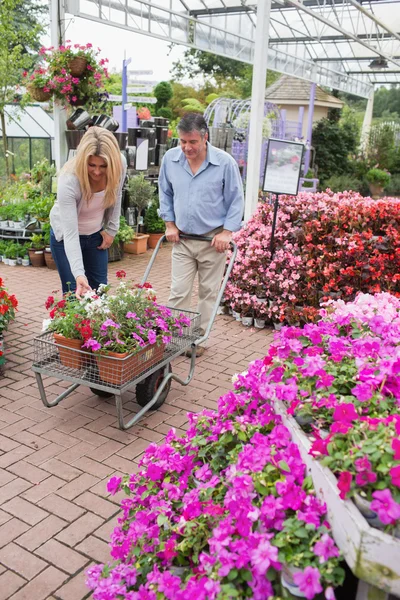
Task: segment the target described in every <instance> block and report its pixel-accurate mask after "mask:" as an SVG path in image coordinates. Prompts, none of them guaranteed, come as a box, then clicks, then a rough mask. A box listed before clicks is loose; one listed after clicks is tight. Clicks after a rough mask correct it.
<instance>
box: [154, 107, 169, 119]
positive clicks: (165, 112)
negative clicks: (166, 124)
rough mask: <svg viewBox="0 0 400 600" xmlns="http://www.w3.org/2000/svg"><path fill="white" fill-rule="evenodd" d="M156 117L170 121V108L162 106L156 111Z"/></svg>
mask: <svg viewBox="0 0 400 600" xmlns="http://www.w3.org/2000/svg"><path fill="white" fill-rule="evenodd" d="M157 117H164V119H172V110H171V109H170V108H167V107H166V106H163V107H162V108H159V109H158V111H157Z"/></svg>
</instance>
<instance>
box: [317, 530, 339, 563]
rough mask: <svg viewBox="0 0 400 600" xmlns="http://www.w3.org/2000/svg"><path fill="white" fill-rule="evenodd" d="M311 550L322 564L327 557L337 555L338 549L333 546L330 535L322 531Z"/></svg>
mask: <svg viewBox="0 0 400 600" xmlns="http://www.w3.org/2000/svg"><path fill="white" fill-rule="evenodd" d="M313 552H314V554H315V555H316V556H319V562H320V563H321V564H322V563H324V562H326V561H327V560H328V559H329V558H333V557H334V556H339V550H338V549H337V547H336V546H335V542H334V541H333V539H332V538H331V536H330V535H328V534H327V533H324V535H323V536H322V537H321V539H320V540H319V541H318V542H317V543H316V544H315V546H314V548H313Z"/></svg>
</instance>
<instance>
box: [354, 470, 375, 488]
mask: <svg viewBox="0 0 400 600" xmlns="http://www.w3.org/2000/svg"><path fill="white" fill-rule="evenodd" d="M376 479H377V475H376V473H373V472H372V471H361V472H360V473H357V475H356V484H357V485H359V486H360V487H362V486H363V485H368V484H369V483H375V481H376Z"/></svg>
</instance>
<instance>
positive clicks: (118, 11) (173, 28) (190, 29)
mask: <svg viewBox="0 0 400 600" xmlns="http://www.w3.org/2000/svg"><path fill="white" fill-rule="evenodd" d="M87 1H88V2H92V3H93V4H94V5H95V6H96V7H97V9H98V10H97V11H96V13H97V14H96V15H93V14H87V13H84V12H83V11H81V10H80V1H79V0H69V4H68V6H69V7H70V12H71V13H72V14H74V15H75V16H77V17H82V18H84V19H87V20H90V21H93V22H97V23H103V24H108V25H111V26H114V27H117V28H119V29H125V30H127V31H132V32H134V33H140V34H144V35H147V36H150V37H154V38H157V39H161V40H165V41H168V42H172V43H175V44H181V45H184V46H187V47H190V48H195V49H197V50H203V51H205V52H211V53H213V54H217V55H219V56H224V57H227V58H233V59H235V60H239V61H241V62H244V63H247V64H253V61H254V40H253V39H251V38H248V37H245V36H240V35H238V34H234V33H230V32H229V31H226V30H225V29H223V28H222V27H217V26H215V25H213V24H210V23H207V22H204V21H199V20H197V19H195V18H193V17H190V16H189V15H186V14H184V13H180V12H177V11H173V10H171V9H169V8H164V7H160V6H159V5H157V6H155V5H154V4H152V3H151V2H149V1H148V0H130V3H129V6H128V5H127V4H122V3H121V2H119V0H105V1H102V0H87ZM268 68H269V69H271V70H273V71H278V72H279V73H285V74H287V75H292V76H294V77H298V78H300V79H305V80H306V81H312V82H314V83H317V84H319V85H324V86H328V87H332V88H334V89H338V90H341V91H343V92H347V93H349V94H354V95H356V96H361V97H363V98H367V97H368V96H369V94H370V92H371V88H372V86H371V85H370V84H369V83H368V82H366V81H362V80H359V79H356V78H354V77H351V76H349V75H347V74H346V73H343V72H339V71H336V70H334V69H331V68H330V67H325V66H323V65H316V64H315V63H313V62H312V61H310V60H306V59H303V58H300V57H298V56H292V55H290V54H288V53H286V52H283V51H280V50H278V49H276V48H269V49H268Z"/></svg>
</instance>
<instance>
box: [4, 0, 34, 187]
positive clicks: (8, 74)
mask: <svg viewBox="0 0 400 600" xmlns="http://www.w3.org/2000/svg"><path fill="white" fill-rule="evenodd" d="M26 4H28V3H27V2H24V1H23V0H2V1H1V2H0V121H1V128H2V132H3V151H4V156H5V167H6V175H7V177H9V176H10V167H9V161H8V145H7V127H6V119H5V107H6V105H7V104H9V103H10V102H13V101H14V96H15V88H16V86H18V85H19V84H20V82H21V79H22V72H23V70H25V69H29V68H31V66H32V61H33V58H34V57H33V55H32V54H31V53H30V49H34V48H36V47H37V46H38V44H39V43H40V34H41V33H42V31H43V28H42V26H41V25H39V24H38V23H36V24H34V23H30V24H29V26H28V23H27V22H26V21H25V25H24V24H23V22H19V25H18V27H16V22H17V19H18V17H19V16H21V10H22V9H23V7H24V5H26ZM25 9H26V6H25Z"/></svg>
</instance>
